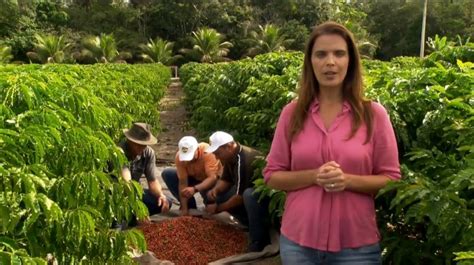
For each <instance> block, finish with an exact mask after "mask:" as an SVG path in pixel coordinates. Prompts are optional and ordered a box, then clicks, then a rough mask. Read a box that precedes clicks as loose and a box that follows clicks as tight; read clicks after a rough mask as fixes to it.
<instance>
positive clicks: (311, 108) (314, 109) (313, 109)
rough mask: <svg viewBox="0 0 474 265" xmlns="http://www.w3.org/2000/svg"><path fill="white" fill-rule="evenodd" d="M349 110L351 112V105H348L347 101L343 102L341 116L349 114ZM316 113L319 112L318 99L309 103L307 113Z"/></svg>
mask: <svg viewBox="0 0 474 265" xmlns="http://www.w3.org/2000/svg"><path fill="white" fill-rule="evenodd" d="M351 110H352V108H351V104H350V103H349V101H347V100H344V103H342V113H341V114H343V113H346V112H349V111H351ZM318 111H319V99H318V98H317V97H315V98H314V100H313V102H311V104H310V105H309V112H311V113H316V112H318Z"/></svg>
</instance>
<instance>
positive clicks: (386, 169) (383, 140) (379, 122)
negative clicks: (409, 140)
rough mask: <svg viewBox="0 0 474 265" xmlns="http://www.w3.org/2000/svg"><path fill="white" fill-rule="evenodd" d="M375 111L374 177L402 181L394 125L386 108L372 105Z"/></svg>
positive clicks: (375, 104)
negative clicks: (382, 176) (378, 176)
mask: <svg viewBox="0 0 474 265" xmlns="http://www.w3.org/2000/svg"><path fill="white" fill-rule="evenodd" d="M372 109H373V110H374V139H373V140H374V141H373V144H374V152H373V172H372V174H374V175H384V176H387V177H389V178H391V179H394V180H397V179H400V177H401V174H400V162H399V161H398V147H397V140H396V138H395V133H394V131H393V126H392V123H391V122H390V118H389V116H388V114H387V111H386V110H385V108H384V107H383V106H382V105H380V104H378V103H372Z"/></svg>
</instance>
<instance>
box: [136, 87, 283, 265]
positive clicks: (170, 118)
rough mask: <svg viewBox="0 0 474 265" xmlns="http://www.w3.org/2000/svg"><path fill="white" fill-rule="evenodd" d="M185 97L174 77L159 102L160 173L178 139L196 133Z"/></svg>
mask: <svg viewBox="0 0 474 265" xmlns="http://www.w3.org/2000/svg"><path fill="white" fill-rule="evenodd" d="M183 98H184V93H183V91H182V86H181V83H180V82H179V79H177V78H176V79H172V80H171V83H170V85H169V86H168V89H167V91H166V93H165V96H164V97H163V99H162V100H161V101H160V103H159V111H160V123H161V132H160V133H159V134H158V135H157V139H158V143H157V144H156V145H153V146H152V148H153V149H154V150H155V153H156V157H157V161H156V162H157V167H158V171H159V172H160V173H161V171H162V170H163V169H164V168H166V167H172V166H174V157H175V154H176V151H177V146H178V141H179V140H180V139H181V138H182V137H183V136H186V135H191V136H192V135H196V134H195V131H194V130H193V128H191V126H190V125H189V120H188V114H187V111H186V109H185V107H184V105H183ZM160 182H161V183H162V186H163V189H164V192H165V194H166V195H169V196H171V197H172V195H171V193H170V192H169V190H168V189H167V187H166V185H165V184H164V183H163V181H162V180H161V178H160ZM145 183H146V181H145ZM145 183H143V184H145ZM145 185H146V184H145ZM174 202H177V201H174ZM200 207H204V205H203V204H202V199H201V200H199V199H198V208H200ZM177 209H178V206H177V204H176V203H173V207H172V210H177ZM252 264H255V265H276V264H281V262H280V257H279V256H276V257H271V258H267V259H264V260H261V261H258V262H252Z"/></svg>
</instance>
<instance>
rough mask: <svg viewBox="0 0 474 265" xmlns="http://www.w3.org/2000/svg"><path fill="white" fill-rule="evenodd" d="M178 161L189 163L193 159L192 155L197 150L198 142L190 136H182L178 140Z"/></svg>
mask: <svg viewBox="0 0 474 265" xmlns="http://www.w3.org/2000/svg"><path fill="white" fill-rule="evenodd" d="M178 148H179V151H178V153H179V161H191V160H193V158H194V153H195V152H196V149H197V148H198V142H197V140H196V138H194V137H192V136H184V137H183V138H181V140H179V143H178Z"/></svg>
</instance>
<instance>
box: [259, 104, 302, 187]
mask: <svg viewBox="0 0 474 265" xmlns="http://www.w3.org/2000/svg"><path fill="white" fill-rule="evenodd" d="M295 106H296V104H295V102H291V103H289V104H288V105H286V106H285V107H284V108H283V110H282V111H281V114H280V118H279V119H278V122H277V126H276V129H275V134H274V136H273V141H272V146H271V148H270V152H269V153H268V156H267V159H266V160H267V165H266V166H265V168H264V169H263V177H264V180H265V182H268V181H269V180H270V177H271V176H272V174H273V173H275V172H277V171H289V170H290V169H291V144H290V140H289V133H288V128H289V124H290V119H291V114H292V113H293V110H294V109H295Z"/></svg>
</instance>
